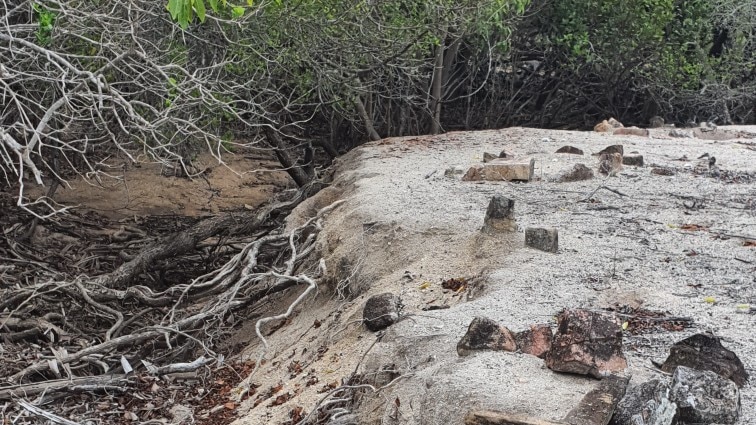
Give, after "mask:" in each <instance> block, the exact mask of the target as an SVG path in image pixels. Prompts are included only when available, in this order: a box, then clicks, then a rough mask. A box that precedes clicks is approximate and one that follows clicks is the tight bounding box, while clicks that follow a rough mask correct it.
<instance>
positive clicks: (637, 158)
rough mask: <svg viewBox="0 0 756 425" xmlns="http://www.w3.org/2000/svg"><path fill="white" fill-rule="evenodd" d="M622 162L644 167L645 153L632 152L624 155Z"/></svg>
mask: <svg viewBox="0 0 756 425" xmlns="http://www.w3.org/2000/svg"><path fill="white" fill-rule="evenodd" d="M622 164H623V165H630V166H632V167H642V166H643V155H641V154H637V153H631V154H627V155H625V156H623V157H622Z"/></svg>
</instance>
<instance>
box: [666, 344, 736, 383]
mask: <svg viewBox="0 0 756 425" xmlns="http://www.w3.org/2000/svg"><path fill="white" fill-rule="evenodd" d="M678 366H687V367H690V368H693V369H698V370H710V371H712V372H714V373H716V374H717V375H719V376H721V377H723V378H725V379H730V380H732V381H733V382H735V384H737V385H738V387H740V388H743V386H744V385H745V384H746V382H747V381H748V372H746V370H745V366H743V362H742V361H740V358H738V356H737V355H736V354H735V353H733V352H732V351H730V350H728V349H726V348H725V347H724V346H722V343H721V342H720V340H719V338H717V337H716V336H714V335H711V334H696V335H693V336H691V337H688V338H685V339H683V340H682V341H679V342H677V343H675V345H673V346H672V347H670V349H669V356H668V357H667V360H665V361H664V364H663V365H662V367H661V369H662V370H663V371H665V372H669V373H671V372H673V371H674V370H675V368H676V367H678Z"/></svg>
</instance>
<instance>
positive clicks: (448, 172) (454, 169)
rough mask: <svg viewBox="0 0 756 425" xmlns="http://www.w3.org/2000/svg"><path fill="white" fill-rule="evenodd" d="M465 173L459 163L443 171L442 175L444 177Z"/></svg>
mask: <svg viewBox="0 0 756 425" xmlns="http://www.w3.org/2000/svg"><path fill="white" fill-rule="evenodd" d="M464 173H465V169H464V168H462V166H461V165H455V166H453V167H449V168H447V169H446V171H444V176H446V177H454V176H457V175H462V174H464Z"/></svg>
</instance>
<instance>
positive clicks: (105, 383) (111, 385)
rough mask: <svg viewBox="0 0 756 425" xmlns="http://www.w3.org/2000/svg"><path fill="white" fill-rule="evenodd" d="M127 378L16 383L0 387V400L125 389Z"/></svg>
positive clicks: (109, 377)
mask: <svg viewBox="0 0 756 425" xmlns="http://www.w3.org/2000/svg"><path fill="white" fill-rule="evenodd" d="M128 384H129V380H128V379H126V375H101V376H83V377H78V378H71V379H56V380H51V381H45V382H34V383H31V384H17V385H9V386H5V387H0V400H11V399H15V398H20V397H31V396H34V395H37V394H41V393H45V394H51V393H54V392H59V391H65V392H80V391H97V390H98V389H99V390H102V391H105V390H107V391H114V390H120V391H126V388H127V385H128Z"/></svg>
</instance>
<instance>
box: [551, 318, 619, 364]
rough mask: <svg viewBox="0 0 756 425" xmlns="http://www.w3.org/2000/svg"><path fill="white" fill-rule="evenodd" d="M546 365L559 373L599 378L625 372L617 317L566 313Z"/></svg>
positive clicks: (558, 321)
mask: <svg viewBox="0 0 756 425" xmlns="http://www.w3.org/2000/svg"><path fill="white" fill-rule="evenodd" d="M546 366H547V367H548V368H549V369H551V370H554V371H557V372H567V373H575V374H580V375H590V376H593V377H596V378H601V377H603V376H608V375H610V374H612V373H618V372H622V371H623V370H625V368H627V360H626V359H625V355H624V354H623V353H622V324H621V323H620V321H619V320H618V319H617V318H616V317H615V316H610V315H607V314H602V313H597V312H592V311H588V310H582V309H577V310H563V311H562V312H561V313H559V316H558V317H557V331H556V333H555V334H554V338H552V339H551V350H549V352H548V354H547V355H546Z"/></svg>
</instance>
